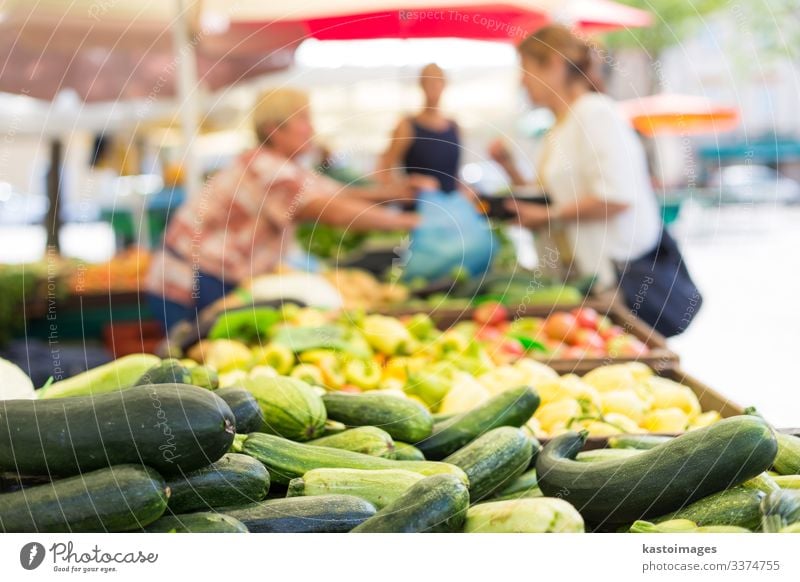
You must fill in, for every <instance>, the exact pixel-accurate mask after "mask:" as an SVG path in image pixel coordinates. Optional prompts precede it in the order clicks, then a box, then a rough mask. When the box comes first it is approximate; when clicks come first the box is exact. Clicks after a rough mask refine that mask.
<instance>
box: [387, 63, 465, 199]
mask: <svg viewBox="0 0 800 582" xmlns="http://www.w3.org/2000/svg"><path fill="white" fill-rule="evenodd" d="M445 84H446V81H445V75H444V72H443V71H442V69H441V68H440V67H439V66H438V65H435V64H430V65H426V66H425V67H424V68H423V69H422V72H421V73H420V87H421V88H422V91H423V93H424V95H425V106H424V108H423V109H422V111H421V112H420V113H418V114H417V115H415V116H413V117H408V118H405V119H403V120H401V121H400V123H399V124H398V125H397V127H396V128H395V131H394V134H393V135H392V139H391V141H390V143H389V147H388V148H387V150H386V152H385V153H384V154H383V155H382V156H381V158H380V161H379V164H378V177H379V179H381V180H383V181H390V180H391V179H392V175H393V173H394V171H395V170H402V171H403V172H405V173H406V174H408V175H410V176H414V175H422V176H428V177H430V178H434V179H435V180H436V181H437V182H438V186H439V189H440V190H442V191H443V192H453V191H455V190H457V189H458V187H459V182H458V170H459V165H460V161H461V139H460V136H459V130H458V125H457V124H456V122H455V121H453V120H452V119H449V118H447V117H445V116H444V115H443V114H442V112H441V110H440V109H439V101H440V100H441V96H442V93H443V92H444V88H445Z"/></svg>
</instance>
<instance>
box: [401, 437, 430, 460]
mask: <svg viewBox="0 0 800 582" xmlns="http://www.w3.org/2000/svg"><path fill="white" fill-rule="evenodd" d="M394 458H395V459H397V460H398V461H424V460H425V455H423V454H422V451H420V450H419V449H418V448H417V447H415V446H414V445H410V444H408V443H403V442H400V441H394Z"/></svg>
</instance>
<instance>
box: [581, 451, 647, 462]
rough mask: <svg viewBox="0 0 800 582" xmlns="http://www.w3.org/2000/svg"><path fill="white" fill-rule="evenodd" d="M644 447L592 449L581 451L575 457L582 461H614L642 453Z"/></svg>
mask: <svg viewBox="0 0 800 582" xmlns="http://www.w3.org/2000/svg"><path fill="white" fill-rule="evenodd" d="M642 452H643V450H642V449H592V450H589V451H581V452H580V453H578V456H577V457H575V460H576V461H580V462H581V463H597V462H599V461H612V460H616V459H627V458H630V457H635V456H636V455H638V454H640V453H642Z"/></svg>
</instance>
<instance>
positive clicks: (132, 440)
mask: <svg viewBox="0 0 800 582" xmlns="http://www.w3.org/2000/svg"><path fill="white" fill-rule="evenodd" d="M234 432H235V428H234V418H233V413H232V412H231V409H230V407H229V406H228V405H227V404H225V402H224V401H223V400H222V399H221V398H219V397H218V396H216V395H215V394H214V393H213V392H210V391H208V390H204V389H202V388H198V387H196V386H188V385H183V384H160V385H155V386H139V387H137V388H133V389H130V390H122V391H117V392H111V393H109V394H101V395H99V396H84V397H75V398H66V399H55V400H4V401H0V470H10V471H16V472H18V473H26V474H30V475H59V476H69V475H74V474H77V473H80V472H86V471H91V470H93V469H99V468H102V467H108V466H109V465H120V464H125V463H139V464H145V465H148V466H150V467H153V468H154V469H156V470H157V471H159V472H160V473H162V474H164V475H173V474H177V473H180V472H186V471H191V470H194V469H197V468H200V467H204V466H206V465H208V464H209V463H212V462H214V461H216V460H217V459H219V458H220V457H221V456H222V455H224V454H225V452H226V451H227V450H228V448H229V447H230V446H231V443H232V442H233V436H234Z"/></svg>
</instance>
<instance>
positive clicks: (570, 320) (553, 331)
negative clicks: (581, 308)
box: [543, 311, 578, 341]
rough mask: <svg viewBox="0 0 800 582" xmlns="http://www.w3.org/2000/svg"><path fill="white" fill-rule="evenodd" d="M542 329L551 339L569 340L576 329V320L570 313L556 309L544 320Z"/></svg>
mask: <svg viewBox="0 0 800 582" xmlns="http://www.w3.org/2000/svg"><path fill="white" fill-rule="evenodd" d="M543 329H544V332H545V333H546V334H547V335H548V336H550V337H551V338H553V339H557V340H560V341H571V337H572V334H573V333H574V332H575V331H576V330H577V329H578V322H577V320H576V319H575V316H574V315H572V314H571V313H567V312H566V311H557V312H556V313H553V314H551V315H550V316H549V317H548V318H547V319H546V320H545V322H544V328H543Z"/></svg>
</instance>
